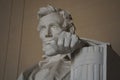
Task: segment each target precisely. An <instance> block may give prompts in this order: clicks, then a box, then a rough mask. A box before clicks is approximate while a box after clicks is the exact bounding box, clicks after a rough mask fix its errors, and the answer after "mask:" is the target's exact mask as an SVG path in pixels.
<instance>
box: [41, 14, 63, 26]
mask: <svg viewBox="0 0 120 80" xmlns="http://www.w3.org/2000/svg"><path fill="white" fill-rule="evenodd" d="M50 22H59V23H61V22H63V17H62V16H60V15H59V14H58V13H50V14H48V15H46V16H44V17H42V18H40V23H41V24H43V23H44V24H45V23H50Z"/></svg>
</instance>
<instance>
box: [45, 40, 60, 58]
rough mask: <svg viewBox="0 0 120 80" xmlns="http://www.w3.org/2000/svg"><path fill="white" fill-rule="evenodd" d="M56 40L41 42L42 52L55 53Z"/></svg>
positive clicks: (56, 48) (50, 54)
mask: <svg viewBox="0 0 120 80" xmlns="http://www.w3.org/2000/svg"><path fill="white" fill-rule="evenodd" d="M57 50H58V47H57V42H56V40H51V41H46V42H43V52H44V54H45V55H47V56H53V55H56V54H57Z"/></svg>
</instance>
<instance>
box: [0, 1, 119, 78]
mask: <svg viewBox="0 0 120 80" xmlns="http://www.w3.org/2000/svg"><path fill="white" fill-rule="evenodd" d="M47 4H51V5H53V6H55V7H58V8H62V9H64V10H67V11H69V12H70V13H71V15H72V17H73V21H74V24H75V26H76V33H77V35H79V37H84V38H89V39H94V40H98V41H103V42H109V43H111V45H112V47H113V49H114V50H115V52H116V53H117V54H118V55H120V0H0V80H16V78H17V77H18V75H19V74H20V73H21V72H22V71H24V70H25V69H27V68H29V67H30V66H32V65H33V64H37V63H38V62H39V61H40V60H42V49H41V48H42V47H41V40H40V39H39V33H38V32H37V24H38V19H37V11H38V10H39V8H40V7H44V6H47Z"/></svg>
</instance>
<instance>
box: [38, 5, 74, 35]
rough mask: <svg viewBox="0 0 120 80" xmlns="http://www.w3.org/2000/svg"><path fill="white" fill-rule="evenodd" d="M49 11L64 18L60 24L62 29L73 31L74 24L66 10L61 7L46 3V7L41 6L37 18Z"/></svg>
mask: <svg viewBox="0 0 120 80" xmlns="http://www.w3.org/2000/svg"><path fill="white" fill-rule="evenodd" d="M50 13H58V14H59V15H60V16H62V17H63V19H64V23H63V26H62V27H63V28H64V30H65V31H67V32H71V33H75V26H74V24H73V20H72V16H71V14H70V13H69V12H67V11H64V10H63V9H60V8H55V7H53V6H51V5H48V6H47V7H42V8H40V9H39V11H38V18H39V19H40V18H42V17H43V16H46V15H48V14H50Z"/></svg>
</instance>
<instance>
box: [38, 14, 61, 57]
mask: <svg viewBox="0 0 120 80" xmlns="http://www.w3.org/2000/svg"><path fill="white" fill-rule="evenodd" d="M62 24H63V18H62V17H61V16H60V15H58V14H57V13H51V14H48V15H46V16H44V17H42V18H41V19H40V22H39V27H40V38H41V39H42V41H43V51H44V53H45V55H48V56H51V55H55V54H57V52H56V51H57V43H56V41H57V39H58V36H59V34H60V33H61V32H62V31H63V30H62Z"/></svg>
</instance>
